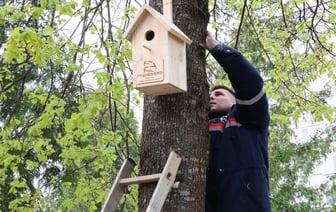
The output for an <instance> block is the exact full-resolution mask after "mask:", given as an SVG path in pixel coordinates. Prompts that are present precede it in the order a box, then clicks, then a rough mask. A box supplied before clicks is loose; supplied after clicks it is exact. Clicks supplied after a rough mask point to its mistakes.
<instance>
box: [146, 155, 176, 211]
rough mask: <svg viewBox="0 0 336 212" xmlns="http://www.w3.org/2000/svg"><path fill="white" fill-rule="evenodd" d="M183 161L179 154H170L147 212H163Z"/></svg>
mask: <svg viewBox="0 0 336 212" xmlns="http://www.w3.org/2000/svg"><path fill="white" fill-rule="evenodd" d="M181 160H182V158H181V157H180V155H179V154H178V153H177V152H175V151H172V152H171V153H170V155H169V157H168V160H167V162H166V165H165V167H164V169H163V171H162V175H161V177H160V179H159V182H158V183H157V186H156V188H155V190H154V193H153V196H152V198H151V200H150V202H149V205H148V207H147V210H146V212H157V211H161V208H162V207H163V204H164V202H165V200H166V198H167V196H168V193H169V191H170V189H171V188H172V187H173V186H174V181H175V178H176V174H177V170H178V168H179V166H180V163H181Z"/></svg>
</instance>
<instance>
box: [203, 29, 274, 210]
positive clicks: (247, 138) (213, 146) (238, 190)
mask: <svg viewBox="0 0 336 212" xmlns="http://www.w3.org/2000/svg"><path fill="white" fill-rule="evenodd" d="M206 47H207V49H208V50H209V51H210V53H211V54H212V55H213V57H214V58H215V59H216V60H217V61H218V63H219V64H220V65H221V66H222V67H223V68H224V70H225V72H226V73H227V74H228V77H229V80H230V82H231V84H232V87H233V89H234V91H235V92H233V91H232V90H230V89H229V88H228V87H226V86H215V87H213V88H212V89H211V90H210V101H209V108H210V113H209V117H210V123H209V131H210V135H211V141H210V142H211V143H210V157H209V167H208V172H207V189H206V202H205V205H206V206H205V207H206V212H225V211H227V212H245V211H248V212H254V211H255V212H263V211H271V206H270V200H269V180H268V145H267V143H268V139H267V137H268V125H269V112H268V102H267V98H266V94H265V92H264V90H263V80H262V78H261V76H260V75H259V73H258V72H257V70H256V69H255V68H254V67H253V65H252V64H251V63H249V62H248V61H247V60H246V58H245V57H244V56H243V55H242V54H241V53H239V52H238V51H237V50H235V49H233V48H230V47H227V46H225V45H223V44H221V43H219V42H218V41H217V40H216V39H215V37H214V35H213V34H212V33H209V32H208V34H207V39H206Z"/></svg>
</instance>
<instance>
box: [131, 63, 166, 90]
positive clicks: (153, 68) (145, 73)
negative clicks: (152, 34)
mask: <svg viewBox="0 0 336 212" xmlns="http://www.w3.org/2000/svg"><path fill="white" fill-rule="evenodd" d="M140 66H142V67H140ZM137 69H138V70H142V72H140V73H138V74H137V81H138V83H139V84H143V83H151V82H160V81H163V80H164V73H163V60H162V59H157V58H153V59H152V60H143V61H140V62H139V63H138V67H137Z"/></svg>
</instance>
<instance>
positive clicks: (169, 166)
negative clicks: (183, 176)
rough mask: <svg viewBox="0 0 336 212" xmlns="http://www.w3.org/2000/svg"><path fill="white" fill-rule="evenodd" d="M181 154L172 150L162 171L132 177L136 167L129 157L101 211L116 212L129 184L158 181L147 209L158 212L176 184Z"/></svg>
mask: <svg viewBox="0 0 336 212" xmlns="http://www.w3.org/2000/svg"><path fill="white" fill-rule="evenodd" d="M181 160H182V158H181V156H180V155H179V154H178V153H177V152H175V151H172V152H171V153H170V154H169V157H168V159H167V162H166V165H165V167H164V169H163V171H162V172H161V173H158V174H151V175H145V176H138V177H130V176H131V173H132V171H133V170H134V167H135V162H134V161H133V160H132V159H130V158H127V159H125V160H124V162H123V164H122V166H121V168H120V170H119V172H118V175H117V177H116V179H115V180H114V183H113V185H112V188H111V190H110V193H109V195H108V197H107V200H106V201H105V203H104V206H103V208H102V210H101V212H114V211H115V210H116V208H117V205H118V203H119V200H120V198H121V197H122V195H123V194H124V193H127V191H128V186H129V185H132V184H141V183H150V182H157V181H158V183H157V185H156V188H155V190H154V193H153V195H152V198H151V200H150V202H149V205H148V207H147V209H146V212H158V211H160V210H161V208H162V207H163V204H164V201H165V200H166V198H167V195H168V193H169V191H170V189H171V188H172V187H177V186H176V185H175V182H174V181H175V178H176V173H177V170H178V168H179V166H180V163H181Z"/></svg>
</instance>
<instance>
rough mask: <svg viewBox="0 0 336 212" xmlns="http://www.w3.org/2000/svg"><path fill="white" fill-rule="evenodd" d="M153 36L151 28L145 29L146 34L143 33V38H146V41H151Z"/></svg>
mask: <svg viewBox="0 0 336 212" xmlns="http://www.w3.org/2000/svg"><path fill="white" fill-rule="evenodd" d="M154 37H155V33H154V31H153V30H149V31H147V32H146V34H145V38H146V40H147V41H151V40H153V39H154Z"/></svg>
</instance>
